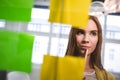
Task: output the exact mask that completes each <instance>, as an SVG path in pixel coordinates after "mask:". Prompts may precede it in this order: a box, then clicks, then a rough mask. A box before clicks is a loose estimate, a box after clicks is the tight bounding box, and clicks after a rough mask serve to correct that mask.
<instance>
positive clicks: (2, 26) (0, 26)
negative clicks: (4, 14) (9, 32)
mask: <svg viewBox="0 0 120 80" xmlns="http://www.w3.org/2000/svg"><path fill="white" fill-rule="evenodd" d="M4 27H5V21H2V20H0V28H4Z"/></svg>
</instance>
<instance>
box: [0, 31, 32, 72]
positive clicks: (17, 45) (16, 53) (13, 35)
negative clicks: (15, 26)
mask: <svg viewBox="0 0 120 80" xmlns="http://www.w3.org/2000/svg"><path fill="white" fill-rule="evenodd" d="M33 41H34V36H32V35H29V34H27V33H20V32H12V31H5V30H0V70H8V71H23V72H27V73H30V72H31V65H32V64H31V58H32V48H33Z"/></svg>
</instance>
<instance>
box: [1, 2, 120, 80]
mask: <svg viewBox="0 0 120 80" xmlns="http://www.w3.org/2000/svg"><path fill="white" fill-rule="evenodd" d="M96 1H97V2H96ZM108 1H109V0H108ZM113 1H115V2H116V3H114V4H112V3H111V8H114V6H115V4H117V3H118V2H119V3H120V1H119V0H113ZM49 3H50V1H49V0H35V1H34V7H33V9H32V15H31V18H32V20H31V21H30V22H26V23H25V22H19V23H18V22H7V21H5V20H0V29H7V30H12V31H20V32H28V33H32V34H34V35H35V40H34V46H33V54H32V64H33V66H32V73H31V74H28V75H29V77H30V80H39V77H40V76H39V75H40V69H41V67H40V66H41V64H42V62H43V55H44V54H48V53H49V54H51V55H55V56H56V55H57V56H61V57H63V56H64V54H65V50H66V47H67V42H68V35H69V31H70V28H71V25H65V24H57V23H50V22H48V18H49V12H50V11H49ZM104 3H105V1H104V0H93V2H92V4H91V10H90V12H91V14H94V15H97V16H98V18H99V20H100V22H101V25H102V30H103V49H102V63H103V65H104V67H105V69H107V70H108V71H110V72H112V73H113V74H114V75H115V77H116V80H120V59H119V57H120V25H119V23H120V11H119V9H117V8H116V7H115V9H117V10H114V11H112V9H111V10H109V9H110V6H109V7H108V8H107V9H106V11H105V6H104V5H103V4H104ZM106 5H107V4H106ZM112 5H113V6H112ZM106 7H107V6H106ZM117 7H118V8H120V4H119V5H118V6H117ZM9 73H10V72H8V73H7V74H9Z"/></svg>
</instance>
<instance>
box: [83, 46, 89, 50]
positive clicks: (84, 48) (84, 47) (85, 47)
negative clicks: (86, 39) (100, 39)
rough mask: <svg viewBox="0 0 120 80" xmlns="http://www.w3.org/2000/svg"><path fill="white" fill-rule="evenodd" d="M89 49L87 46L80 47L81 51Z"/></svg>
mask: <svg viewBox="0 0 120 80" xmlns="http://www.w3.org/2000/svg"><path fill="white" fill-rule="evenodd" d="M88 48H89V47H88V46H82V47H81V49H83V50H86V49H88Z"/></svg>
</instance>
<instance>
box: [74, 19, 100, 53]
mask: <svg viewBox="0 0 120 80" xmlns="http://www.w3.org/2000/svg"><path fill="white" fill-rule="evenodd" d="M76 40H77V46H78V49H79V51H80V52H81V53H82V54H83V55H84V54H85V51H86V50H88V54H91V53H92V52H93V51H94V50H95V48H96V45H97V42H98V29H97V25H96V23H95V22H94V21H93V20H92V19H90V20H89V21H88V24H87V27H86V28H85V29H79V31H78V32H77V34H76Z"/></svg>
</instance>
